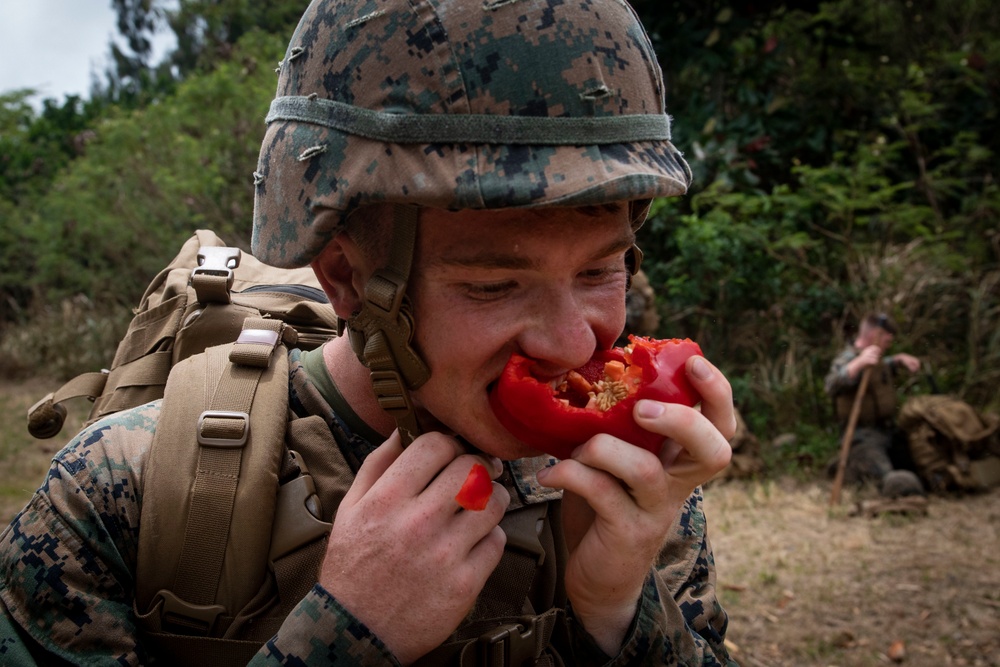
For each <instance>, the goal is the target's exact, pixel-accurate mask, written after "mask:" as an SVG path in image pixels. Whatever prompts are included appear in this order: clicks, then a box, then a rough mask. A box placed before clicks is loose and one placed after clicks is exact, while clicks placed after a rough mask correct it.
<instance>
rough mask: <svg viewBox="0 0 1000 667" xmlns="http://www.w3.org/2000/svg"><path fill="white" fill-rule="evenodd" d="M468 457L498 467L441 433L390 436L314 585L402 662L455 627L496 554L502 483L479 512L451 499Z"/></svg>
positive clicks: (501, 540)
mask: <svg viewBox="0 0 1000 667" xmlns="http://www.w3.org/2000/svg"><path fill="white" fill-rule="evenodd" d="M475 463H483V464H484V465H485V466H486V468H487V469H488V470H490V471H491V475H492V476H493V477H494V478H496V477H497V476H498V475H499V474H500V472H501V467H500V463H499V461H498V460H495V459H493V460H487V459H484V458H483V457H481V456H473V455H470V454H467V453H466V452H465V450H464V449H463V447H462V446H461V445H460V444H459V443H458V442H457V441H456V440H454V439H453V438H450V437H447V436H445V435H442V434H440V433H427V434H425V435H422V436H421V437H419V438H417V439H416V440H415V441H414V442H413V443H412V444H411V445H410V446H409V447H407V448H406V449H405V450H404V449H403V448H402V447H401V445H400V441H399V436H398V434H397V433H394V434H393V435H392V437H390V438H389V440H387V441H386V442H385V443H384V444H383V445H382V446H381V447H379V448H378V449H377V450H376V451H375V452H373V453H372V454H371V455H369V456H368V458H367V459H366V460H365V463H364V465H362V466H361V469H360V470H359V471H358V475H357V478H356V479H355V481H354V484H353V485H352V486H351V489H350V490H349V491H348V493H347V494H346V495H345V497H344V500H343V502H342V503H341V505H340V508H339V509H338V511H337V516H336V518H335V520H334V523H333V528H332V530H331V531H330V539H329V542H328V545H327V552H326V558H325V560H324V561H323V566H322V568H321V571H320V584H321V585H322V586H323V587H324V588H325V589H326V590H327V591H329V592H330V594H331V595H333V596H334V597H335V598H336V599H337V600H338V601H339V602H340V604H342V605H343V606H344V608H346V609H347V610H348V611H350V612H351V613H352V614H353V615H354V616H355V617H357V618H358V620H360V621H361V622H363V623H364V624H365V625H366V626H368V628H369V629H370V630H371V631H372V632H374V633H375V634H376V635H377V636H378V637H379V638H380V639H381V640H382V641H383V642H384V643H385V645H386V646H388V647H389V649H390V650H391V651H392V652H393V653H394V654H395V656H396V657H397V659H398V660H399V661H400V662H401V663H402V664H404V665H405V664H409V663H411V662H413V661H414V660H416V659H417V658H419V657H420V656H422V655H424V654H425V653H427V652H428V651H429V650H431V649H432V648H434V647H436V646H438V645H439V644H441V643H442V642H443V641H444V640H445V639H447V638H448V635H450V634H451V633H452V632H453V631H454V630H455V628H457V627H458V625H459V623H460V622H461V621H462V619H463V618H464V617H465V615H466V614H467V613H468V611H469V610H470V609H471V608H472V605H473V603H474V602H475V599H476V596H477V595H478V594H479V592H480V591H481V590H482V588H483V585H484V584H485V583H486V579H487V577H489V575H490V573H491V572H492V571H493V570H494V568H495V567H496V565H497V563H499V561H500V556H501V555H502V554H503V547H504V544H505V543H506V537H505V535H504V533H503V531H502V530H501V529H500V527H499V523H500V519H501V518H502V517H503V513H504V511H505V509H506V507H507V505H508V504H509V502H510V496H509V494H508V493H507V490H506V489H504V488H503V487H502V486H501V485H500V484H498V483H496V482H494V483H493V495H492V497H491V499H490V501H489V504H488V505H487V507H486V509H485V510H483V511H478V512H473V511H460V508H459V506H458V504H457V503H456V502H455V494H456V493H458V490H459V489H460V488H461V486H462V483H463V482H464V481H465V478H466V476H467V475H468V473H469V471H470V470H471V468H472V466H473V465H474V464H475Z"/></svg>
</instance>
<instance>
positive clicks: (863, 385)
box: [830, 366, 872, 506]
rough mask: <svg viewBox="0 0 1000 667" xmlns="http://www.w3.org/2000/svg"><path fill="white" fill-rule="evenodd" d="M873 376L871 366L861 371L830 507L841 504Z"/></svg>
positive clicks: (842, 446)
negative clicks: (869, 381)
mask: <svg viewBox="0 0 1000 667" xmlns="http://www.w3.org/2000/svg"><path fill="white" fill-rule="evenodd" d="M871 374H872V367H871V366H869V367H868V368H866V369H865V370H863V371H861V381H860V382H858V393H857V394H855V396H854V404H853V405H852V406H851V415H850V417H848V418H847V428H846V429H844V439H843V440H842V441H841V442H840V460H839V461H837V474H836V475H835V476H834V478H833V490H832V491H831V492H830V505H831V506H832V505H839V504H840V487H842V486H843V485H844V471H845V470H846V468H847V457H848V455H849V454H850V453H851V440H853V439H854V427H855V426H857V425H858V415H859V414H861V401H862V400H864V397H865V392H866V391H868V378H869V376H871Z"/></svg>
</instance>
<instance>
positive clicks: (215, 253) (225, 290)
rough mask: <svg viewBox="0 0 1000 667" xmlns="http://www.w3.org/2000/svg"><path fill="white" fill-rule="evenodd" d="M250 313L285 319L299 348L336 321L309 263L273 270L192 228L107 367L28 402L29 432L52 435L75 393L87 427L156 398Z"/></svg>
mask: <svg viewBox="0 0 1000 667" xmlns="http://www.w3.org/2000/svg"><path fill="white" fill-rule="evenodd" d="M250 316H255V317H264V318H269V319H275V320H279V321H282V322H286V323H288V324H290V325H291V326H292V327H293V328H294V330H295V332H296V333H297V343H296V344H297V346H298V347H300V348H302V349H313V348H315V347H318V346H319V345H320V344H321V343H322V342H323V341H324V340H326V339H327V338H328V337H330V336H332V335H334V334H335V332H336V327H337V316H336V314H335V313H334V312H333V309H332V308H331V307H330V305H329V301H328V300H327V298H326V295H325V293H324V292H323V290H322V289H321V288H320V285H319V282H318V281H317V280H316V276H315V274H313V271H312V269H310V268H309V267H305V268H302V269H276V268H273V267H270V266H267V265H265V264H263V263H262V262H260V261H258V260H257V259H256V258H255V257H253V256H252V255H249V254H246V253H242V252H241V251H240V250H239V249H238V248H231V247H227V246H226V244H225V243H224V242H223V241H222V240H221V239H220V238H219V237H218V236H216V235H215V234H214V233H213V232H210V231H203V230H199V231H197V232H196V233H195V234H194V236H192V237H191V238H190V239H188V241H187V242H186V243H184V245H183V247H182V248H181V250H180V252H179V253H178V254H177V256H176V257H175V258H174V260H173V261H172V262H170V264H169V265H167V266H166V267H165V268H164V269H163V270H162V271H160V273H159V274H158V275H157V276H156V277H155V278H154V279H153V281H152V282H151V283H150V285H149V287H148V288H147V289H146V292H145V294H143V297H142V300H141V301H140V303H139V306H138V308H136V309H135V317H134V318H133V319H132V321H131V323H130V324H129V326H128V330H127V331H126V333H125V336H124V338H123V339H122V340H121V342H120V343H119V345H118V349H117V352H116V353H115V357H114V361H113V362H112V364H111V368H110V370H102V371H100V372H93V373H84V374H82V375H79V376H77V377H75V378H73V379H72V380H70V381H69V382H67V383H66V384H64V385H63V386H62V387H61V388H59V389H58V390H56V391H55V392H53V393H51V394H48V395H47V396H45V397H44V398H42V399H41V400H40V401H38V402H37V403H36V404H35V405H33V406H31V407H30V408H29V409H28V431H29V432H30V433H31V434H32V435H33V436H35V437H36V438H51V437H54V436H55V435H57V434H58V433H59V431H60V430H61V429H62V426H63V423H64V421H65V419H66V408H65V407H64V406H63V403H64V402H65V401H67V400H70V399H73V398H79V397H87V398H89V399H90V400H91V401H93V403H94V405H93V407H92V408H91V411H90V415H89V417H88V419H87V421H86V423H85V424H84V425H85V426H86V425H89V424H91V423H93V422H95V421H97V420H98V419H101V418H102V417H105V416H107V415H109V414H112V413H115V412H118V411H120V410H125V409H128V408H132V407H135V406H137V405H143V404H145V403H148V402H149V401H153V400H156V399H158V398H162V397H163V390H164V387H165V386H166V382H167V376H168V375H169V374H170V370H171V368H173V366H174V365H176V364H177V363H178V362H180V361H182V360H183V359H186V358H188V357H190V356H191V355H193V354H196V353H199V352H201V351H203V350H205V349H206V348H208V347H211V346H213V345H219V344H222V343H229V342H232V341H234V340H236V338H237V336H239V334H240V331H241V329H242V326H243V321H244V320H245V319H246V318H247V317H250ZM289 335H291V334H289Z"/></svg>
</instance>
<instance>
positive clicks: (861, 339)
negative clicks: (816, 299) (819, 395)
mask: <svg viewBox="0 0 1000 667" xmlns="http://www.w3.org/2000/svg"><path fill="white" fill-rule="evenodd" d="M895 336H896V324H895V323H894V322H893V321H892V319H891V318H890V317H889V316H888V315H886V314H885V313H873V314H870V315H868V316H867V317H865V318H864V319H863V320H862V321H861V326H860V327H859V329H858V335H857V337H856V338H855V339H854V342H853V343H852V344H851V345H848V346H847V347H845V348H844V349H843V350H842V351H841V353H840V354H838V355H837V357H836V358H835V359H834V360H833V362H832V363H831V364H830V372H829V373H827V376H826V379H825V381H824V388H825V389H826V393H827V394H829V395H830V396H831V397H832V398H833V400H834V410H835V412H836V416H837V419H838V420H839V421H840V422H841V423H842V424H843V423H846V422H847V419H848V416H849V415H850V414H851V407H852V406H853V404H854V397H855V395H856V394H857V387H858V382H859V381H860V379H861V373H862V371H864V369H866V368H871V369H872V372H871V375H870V376H869V380H868V390H867V391H866V392H865V396H864V398H863V399H862V401H861V412H860V413H859V415H858V426H862V427H874V428H879V429H882V430H886V431H888V430H891V428H892V422H893V419H894V418H895V415H896V388H895V383H894V380H895V376H896V370H897V369H898V368H900V367H903V368H905V369H906V370H907V371H909V372H910V373H916V372H917V371H918V370H920V360H919V359H918V358H917V357H914V356H913V355H911V354H906V353H905V352H897V353H896V354H893V355H886V352H887V351H888V350H889V347H890V346H891V345H892V341H893V338H895Z"/></svg>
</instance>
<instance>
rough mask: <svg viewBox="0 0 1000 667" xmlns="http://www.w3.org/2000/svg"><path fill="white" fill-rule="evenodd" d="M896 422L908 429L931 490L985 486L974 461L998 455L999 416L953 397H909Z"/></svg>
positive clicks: (920, 471) (915, 461)
mask: <svg viewBox="0 0 1000 667" xmlns="http://www.w3.org/2000/svg"><path fill="white" fill-rule="evenodd" d="M897 424H898V425H899V427H900V428H901V429H903V430H904V431H905V432H906V435H907V439H908V441H909V448H910V456H911V458H912V460H913V466H914V469H915V471H916V472H917V474H918V475H919V476H920V477H921V479H922V480H923V481H924V484H925V485H926V486H927V488H928V490H930V491H932V492H947V491H959V492H961V491H972V490H977V489H979V488H981V487H982V486H983V483H982V480H981V479H980V478H979V477H978V476H977V475H976V474H975V473H974V464H975V462H976V461H980V460H983V459H986V458H988V457H994V456H997V455H1000V417H998V416H997V415H995V414H983V413H980V412H979V411H977V410H976V409H975V408H973V407H972V406H971V405H969V404H968V403H965V402H964V401H962V400H960V399H957V398H954V397H951V396H946V395H940V394H934V395H924V396H914V397H912V398H910V399H908V400H907V401H906V403H904V404H903V407H902V408H901V409H900V411H899V416H898V418H897Z"/></svg>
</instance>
